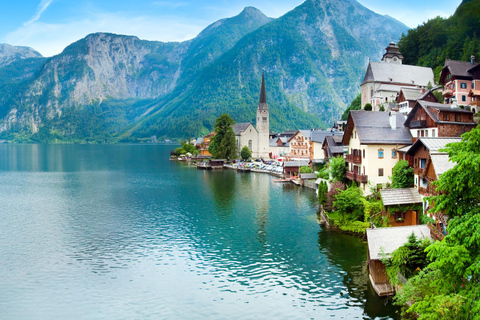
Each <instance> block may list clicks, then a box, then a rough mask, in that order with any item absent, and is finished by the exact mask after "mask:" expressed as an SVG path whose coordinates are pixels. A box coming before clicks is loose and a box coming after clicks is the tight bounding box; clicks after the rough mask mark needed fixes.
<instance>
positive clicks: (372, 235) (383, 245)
mask: <svg viewBox="0 0 480 320" xmlns="http://www.w3.org/2000/svg"><path fill="white" fill-rule="evenodd" d="M412 233H414V234H415V236H416V237H417V239H424V238H429V239H431V238H432V237H431V233H430V229H429V228H428V227H427V226H426V225H417V226H407V227H393V228H376V229H367V230H366V235H367V242H368V253H367V264H368V270H369V278H370V282H371V284H372V286H373V289H374V290H375V292H376V293H377V295H379V296H393V295H394V294H395V288H394V287H393V286H392V285H391V284H390V281H389V279H388V275H387V272H386V269H385V265H384V264H383V262H382V259H383V258H384V256H385V257H386V258H390V257H391V254H392V253H393V252H394V251H395V250H397V249H398V248H400V247H401V246H403V245H404V244H405V243H406V242H408V237H409V236H410V235H411V234H412Z"/></svg>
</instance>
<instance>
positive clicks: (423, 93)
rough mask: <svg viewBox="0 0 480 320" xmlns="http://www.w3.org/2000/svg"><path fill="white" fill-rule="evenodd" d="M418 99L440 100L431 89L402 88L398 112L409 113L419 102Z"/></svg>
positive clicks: (398, 98)
mask: <svg viewBox="0 0 480 320" xmlns="http://www.w3.org/2000/svg"><path fill="white" fill-rule="evenodd" d="M417 100H425V101H429V102H438V100H437V98H436V97H435V95H434V94H433V92H432V91H431V90H425V89H414V88H402V89H400V92H399V94H398V97H397V104H398V112H399V113H401V114H404V115H408V114H409V113H410V111H412V109H413V107H414V106H415V104H416V103H417Z"/></svg>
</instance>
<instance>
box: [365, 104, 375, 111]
mask: <svg viewBox="0 0 480 320" xmlns="http://www.w3.org/2000/svg"><path fill="white" fill-rule="evenodd" d="M363 110H365V111H372V110H373V106H372V104H370V103H366V104H365V106H364V107H363Z"/></svg>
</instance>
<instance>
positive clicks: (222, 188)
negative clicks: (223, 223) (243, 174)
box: [207, 170, 236, 219]
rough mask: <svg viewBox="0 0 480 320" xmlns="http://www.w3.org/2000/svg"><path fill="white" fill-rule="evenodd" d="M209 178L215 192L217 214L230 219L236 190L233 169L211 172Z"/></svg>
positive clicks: (213, 192)
mask: <svg viewBox="0 0 480 320" xmlns="http://www.w3.org/2000/svg"><path fill="white" fill-rule="evenodd" d="M209 173H210V174H209V175H208V177H207V179H208V181H209V183H210V187H211V190H212V194H213V199H214V203H215V214H216V215H218V216H220V217H222V218H225V219H228V218H229V216H230V215H231V213H232V211H233V207H234V205H233V200H234V199H235V192H236V181H235V180H236V177H235V172H234V171H232V170H221V171H213V172H209Z"/></svg>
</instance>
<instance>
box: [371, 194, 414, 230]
mask: <svg viewBox="0 0 480 320" xmlns="http://www.w3.org/2000/svg"><path fill="white" fill-rule="evenodd" d="M380 195H381V197H382V201H383V206H384V207H385V211H384V212H383V214H384V215H385V216H387V217H388V220H389V222H390V225H391V226H392V227H404V226H415V225H417V224H420V213H421V212H418V211H416V210H413V208H412V207H413V206H415V205H421V204H422V203H423V199H422V197H421V196H420V194H419V193H418V191H417V189H415V188H402V189H382V190H380Z"/></svg>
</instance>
